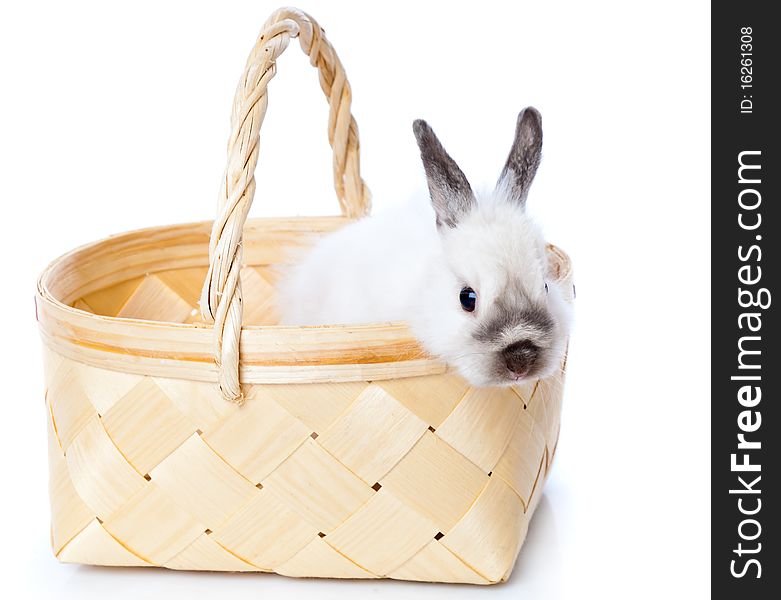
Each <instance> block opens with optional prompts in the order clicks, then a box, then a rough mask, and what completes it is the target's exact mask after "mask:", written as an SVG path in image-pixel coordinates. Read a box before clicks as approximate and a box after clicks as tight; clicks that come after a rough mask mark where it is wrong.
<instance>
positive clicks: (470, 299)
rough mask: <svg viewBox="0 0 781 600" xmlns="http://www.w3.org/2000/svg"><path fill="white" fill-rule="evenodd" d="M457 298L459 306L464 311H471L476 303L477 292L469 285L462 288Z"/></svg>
mask: <svg viewBox="0 0 781 600" xmlns="http://www.w3.org/2000/svg"><path fill="white" fill-rule="evenodd" d="M459 299H460V300H461V308H463V309H464V310H465V311H466V312H472V311H473V310H474V309H475V304H477V292H475V291H474V290H473V289H472V288H470V287H465V288H462V289H461V295H460V296H459Z"/></svg>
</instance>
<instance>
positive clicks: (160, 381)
mask: <svg viewBox="0 0 781 600" xmlns="http://www.w3.org/2000/svg"><path fill="white" fill-rule="evenodd" d="M296 37H297V38H298V40H299V42H300V43H301V47H302V49H303V50H304V52H305V53H306V54H308V55H309V57H310V58H311V62H312V64H313V65H314V66H316V67H317V69H318V71H319V75H320V84H321V87H322V89H323V91H324V93H325V95H326V97H327V99H328V102H329V104H330V118H329V123H328V133H329V141H330V143H331V147H332V149H333V169H334V179H335V187H336V192H337V196H338V198H339V201H340V204H341V208H342V215H343V216H341V217H325V218H291V219H257V220H250V221H247V213H248V210H249V206H250V203H251V201H252V197H253V194H254V190H255V181H254V178H253V171H254V169H255V165H256V163H257V149H258V138H259V130H260V126H261V123H262V121H263V117H264V112H265V108H266V104H267V95H266V87H267V84H268V82H269V80H270V79H271V78H272V77H273V76H274V73H275V61H276V59H277V57H278V56H279V55H280V54H281V53H282V52H283V51H284V49H285V48H286V47H287V45H288V43H289V41H290V39H291V38H296ZM350 97H351V96H350V87H349V85H348V83H347V80H346V78H345V74H344V70H343V69H342V66H341V64H340V62H339V60H338V58H337V56H336V54H335V53H334V50H333V48H332V47H331V46H330V44H329V43H328V42H327V40H326V39H325V36H324V34H323V30H322V29H321V28H320V27H319V25H318V24H317V23H316V22H315V21H314V20H313V19H312V18H311V17H309V16H308V15H306V14H304V13H302V12H299V11H297V10H295V9H282V10H279V11H277V12H276V13H274V14H273V15H272V16H271V18H270V19H269V21H268V22H267V23H266V25H265V27H264V29H263V31H262V33H261V35H260V37H259V39H258V41H257V44H256V45H255V47H254V49H253V51H252V53H251V55H250V58H249V60H248V63H247V67H246V70H245V72H244V75H243V77H242V79H241V81H240V84H239V87H238V90H237V93H236V99H235V103H234V106H233V115H232V123H233V132H232V135H231V137H230V141H229V145H228V166H227V169H226V173H225V177H224V179H223V188H222V190H221V211H220V214H219V216H218V218H217V220H216V221H215V222H214V223H213V224H211V223H196V224H188V225H180V226H173V227H158V228H153V229H147V230H143V231H138V232H133V233H127V234H123V235H119V236H115V237H112V238H109V239H107V240H104V241H101V242H97V243H93V244H90V245H87V246H84V247H82V248H80V249H78V250H75V251H73V252H71V253H69V254H67V255H65V256H63V257H61V258H60V259H58V260H57V261H55V262H54V263H52V264H51V265H50V266H49V267H48V268H47V269H46V271H45V272H44V273H43V275H42V276H41V278H40V280H39V284H38V293H37V296H36V307H37V316H38V321H39V324H40V330H41V334H42V337H43V341H44V347H45V348H44V355H45V373H46V406H47V408H48V425H49V435H48V438H49V462H50V495H51V508H52V528H51V539H52V546H53V549H54V553H55V554H56V556H57V557H58V558H59V559H60V560H61V561H64V562H75V563H86V564H96V565H126V566H151V565H156V566H162V567H168V568H171V569H190V570H213V571H274V572H277V573H281V574H283V575H290V576H305V577H341V578H378V577H389V578H395V579H409V580H422V581H443V582H466V583H477V584H486V583H494V582H497V581H501V580H503V579H506V578H507V577H508V575H509V573H510V571H511V569H512V566H513V563H514V562H515V558H516V556H517V553H518V550H519V549H520V546H521V543H522V542H523V539H524V537H525V534H526V529H527V524H528V522H529V519H530V518H531V515H532V513H533V511H534V508H535V506H536V504H537V502H538V500H539V498H540V496H541V493H542V487H543V483H544V480H545V478H546V476H547V474H548V471H549V469H550V465H551V461H552V459H553V455H554V452H555V448H556V441H557V438H558V429H559V415H560V409H561V397H562V383H563V376H564V367H565V365H564V364H562V365H561V371H560V372H559V373H557V374H556V375H555V376H553V377H550V378H547V379H545V380H540V381H537V382H534V383H530V384H528V385H524V386H520V387H517V388H483V389H476V388H475V389H472V388H470V387H469V386H468V385H467V384H466V383H465V381H464V380H462V379H461V378H459V377H458V376H456V375H454V374H451V373H448V372H447V370H446V368H445V367H444V366H443V365H441V364H439V363H438V362H436V361H435V360H433V359H431V358H430V357H428V356H427V355H426V354H425V353H424V352H423V351H422V350H421V349H420V347H419V346H418V344H417V343H416V342H415V340H414V338H413V337H412V336H411V334H410V332H409V330H408V329H407V327H406V326H405V325H404V324H403V323H391V324H370V325H364V326H326V327H301V328H297V327H279V326H274V324H275V322H276V316H275V315H274V310H273V306H274V285H275V281H276V278H277V273H278V272H277V270H276V269H277V267H278V266H279V265H283V264H285V262H286V261H288V260H290V258H289V256H291V255H293V256H294V255H295V254H296V253H295V252H291V250H297V249H300V248H303V247H306V246H307V245H309V244H311V243H312V242H313V241H314V240H315V239H316V238H317V236H318V235H321V234H322V233H325V232H328V231H332V230H334V229H336V228H338V227H340V226H342V225H343V224H345V223H347V222H349V221H350V220H351V219H354V218H357V217H360V216H362V215H364V214H366V213H367V212H368V210H369V195H368V191H367V189H366V187H365V185H364V183H363V181H362V179H361V177H360V174H359V161H358V150H359V148H358V132H357V127H356V125H355V121H354V120H353V118H352V115H351V113H350ZM549 257H550V261H551V266H552V267H553V268H554V269H555V270H556V272H557V273H558V275H559V281H558V284H559V285H562V286H563V288H564V289H565V290H566V291H567V292H568V293H569V291H570V290H571V283H570V266H569V260H568V258H567V257H566V255H564V254H563V253H562V252H561V251H559V250H558V249H556V248H554V247H552V246H551V247H550V248H549ZM204 282H205V283H204ZM199 298H200V302H199ZM199 304H200V306H201V308H202V312H203V315H201V312H200V311H199V309H198V306H199ZM239 342H240V343H239ZM239 357H240V358H239Z"/></svg>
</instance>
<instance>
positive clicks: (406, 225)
mask: <svg viewBox="0 0 781 600" xmlns="http://www.w3.org/2000/svg"><path fill="white" fill-rule="evenodd" d="M507 195H508V194H507V193H506V192H505V191H503V186H501V185H500V186H499V187H498V189H497V191H495V192H492V193H490V194H484V195H480V196H477V205H476V207H475V208H473V209H472V210H471V212H469V213H468V214H467V215H465V216H464V217H463V218H462V219H461V220H460V221H459V223H458V225H457V227H455V228H453V229H450V228H448V227H446V226H443V227H442V228H440V229H439V230H438V228H437V227H436V225H435V217H434V211H433V209H432V208H431V206H430V201H429V199H428V198H425V197H420V198H416V199H415V201H414V202H413V203H412V204H411V205H410V206H409V207H405V208H403V209H396V210H392V211H389V212H387V213H385V214H379V215H377V216H374V217H368V218H365V219H362V220H360V221H357V222H355V223H352V224H350V225H348V226H346V227H344V228H342V229H341V230H339V231H337V232H335V233H333V234H331V235H328V236H325V237H324V238H323V239H322V240H320V241H319V242H318V243H317V244H316V245H315V246H314V248H313V249H312V250H311V251H310V252H309V253H308V254H307V255H306V256H305V257H304V259H303V260H302V262H301V263H300V264H298V265H297V266H295V267H293V268H292V269H291V270H290V272H289V273H287V277H286V278H285V279H284V280H283V283H282V285H281V286H280V294H279V311H280V314H281V315H282V320H281V323H282V324H287V325H318V324H337V323H368V322H383V321H408V322H409V323H410V325H411V327H412V330H413V332H414V334H415V335H416V336H417V337H418V339H419V340H420V342H421V343H422V345H423V346H424V348H425V349H426V350H427V351H428V352H429V353H431V354H432V355H434V356H438V357H440V358H441V359H442V360H444V361H445V362H447V363H448V364H449V365H451V366H452V367H454V368H455V369H456V370H457V371H458V372H459V373H460V374H461V375H462V376H464V377H465V378H466V379H467V380H468V381H469V382H470V383H472V384H473V385H510V384H513V383H517V380H516V379H514V378H512V377H511V376H510V374H509V373H507V374H505V375H497V373H496V366H495V364H496V353H497V352H498V351H500V350H501V349H502V348H503V347H504V346H506V345H508V344H509V343H512V342H513V341H515V340H517V339H536V338H535V337H534V336H535V335H536V333H535V331H534V329H533V328H531V329H530V328H529V327H528V326H526V325H524V324H522V323H519V324H517V326H513V327H509V328H507V329H506V330H505V331H504V332H503V333H502V335H501V338H500V339H496V340H493V341H490V342H486V341H478V340H476V339H475V337H474V335H473V334H474V333H475V331H476V330H477V329H478V328H479V326H480V324H481V323H483V322H485V319H487V318H488V317H489V316H490V313H491V306H492V305H493V304H494V303H495V302H496V301H497V300H499V299H500V295H501V294H507V293H508V292H507V291H506V290H507V289H508V284H509V283H513V285H512V286H510V287H513V289H514V290H515V291H514V292H512V293H511V297H510V298H506V297H503V298H504V300H505V301H511V302H514V303H515V304H516V305H522V304H523V303H529V302H532V303H538V304H540V303H541V304H542V305H545V306H547V309H548V311H549V314H550V315H551V316H552V319H553V321H554V322H555V332H554V333H553V334H552V336H549V337H552V339H553V341H552V342H551V341H549V342H546V343H547V344H548V346H549V347H548V348H547V351H548V352H547V356H548V358H547V359H546V365H545V366H544V368H543V369H541V370H540V372H538V373H536V374H535V377H541V376H544V375H546V374H548V373H550V372H552V371H553V370H554V369H555V368H557V366H558V365H559V364H560V361H561V358H562V354H563V352H564V345H565V342H566V336H567V330H568V326H569V320H570V318H569V307H568V304H567V303H566V302H565V301H564V299H563V294H562V291H561V290H560V289H559V288H558V287H557V286H556V285H555V284H554V282H553V281H552V279H551V278H546V275H547V259H546V255H545V244H544V240H543V238H542V236H541V234H540V231H539V230H538V228H537V227H536V226H535V225H534V224H533V223H532V222H531V220H530V219H529V218H528V217H527V215H526V213H525V211H524V210H523V208H522V207H521V205H520V204H519V203H517V202H513V201H511V200H510V199H509V198H508V197H507ZM546 281H547V283H548V290H549V291H548V293H547V294H546V292H545V283H546ZM464 286H470V287H472V288H473V289H474V290H476V291H477V293H478V300H477V309H476V310H475V311H474V312H472V313H468V312H465V311H464V310H463V309H462V307H461V304H460V302H459V293H460V291H461V289H462V288H463V287H464ZM518 290H522V292H519V291H518ZM519 303H520V304H519Z"/></svg>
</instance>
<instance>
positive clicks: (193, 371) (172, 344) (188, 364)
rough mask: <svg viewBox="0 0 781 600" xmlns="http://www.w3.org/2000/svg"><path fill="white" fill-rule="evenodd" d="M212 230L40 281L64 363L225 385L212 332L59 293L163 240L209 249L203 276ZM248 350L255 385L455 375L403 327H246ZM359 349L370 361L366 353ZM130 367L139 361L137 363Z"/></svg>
mask: <svg viewBox="0 0 781 600" xmlns="http://www.w3.org/2000/svg"><path fill="white" fill-rule="evenodd" d="M352 220H353V219H349V218H346V217H341V216H325V217H318V216H299V217H259V218H253V219H250V220H248V221H247V235H248V236H249V237H251V236H252V235H253V234H254V235H258V236H259V238H260V235H259V234H260V233H269V232H276V233H281V234H284V235H286V234H290V235H294V234H299V235H311V234H318V233H325V232H328V231H332V230H335V229H337V228H339V227H340V226H343V225H345V224H347V223H349V222H351V221H352ZM212 223H213V221H197V222H191V223H180V224H173V225H158V226H153V227H145V228H141V229H135V230H132V231H127V232H123V233H118V234H113V235H109V236H107V237H104V238H102V239H100V240H97V241H93V242H89V243H86V244H83V245H81V246H79V247H77V248H74V249H73V250H70V251H69V252H66V253H64V254H62V255H61V256H59V257H58V258H56V259H55V260H53V261H52V262H50V263H49V265H47V267H46V268H45V269H44V270H43V271H42V273H41V274H40V276H39V277H38V280H37V289H36V296H35V300H36V318H37V320H38V322H39V326H40V330H41V335H42V337H43V339H44V343H45V344H46V345H47V346H49V347H50V348H52V349H54V350H55V351H56V352H58V353H61V354H64V355H66V356H68V357H70V358H73V359H76V360H79V361H81V362H85V363H87V364H92V365H94V366H100V367H104V368H110V369H113V370H119V371H128V372H137V373H145V374H154V373H157V374H159V375H167V376H172V377H179V378H184V379H195V380H201V381H205V380H208V381H211V380H214V381H216V377H217V365H216V364H215V362H214V358H213V336H212V327H211V326H209V325H205V324H202V323H175V322H166V321H151V320H146V319H138V318H129V317H114V316H106V315H98V314H94V313H91V312H88V311H85V310H82V309H79V308H76V307H73V306H70V305H69V304H68V303H67V301H66V300H65V299H64V298H63V297H62V294H58V293H56V292H55V291H53V289H52V288H53V287H55V285H57V284H59V285H64V284H62V283H61V282H60V281H58V278H59V277H61V276H63V275H64V274H66V273H67V270H68V268H73V266H74V265H78V264H80V261H81V260H83V259H86V258H88V257H90V256H94V255H95V254H97V253H98V252H101V251H102V252H106V253H107V255H109V256H110V255H111V254H112V248H113V247H115V246H119V245H121V244H123V243H128V244H130V243H136V244H139V243H141V242H142V241H143V242H144V243H146V242H145V241H146V240H149V239H150V238H155V237H159V238H161V243H166V242H167V243H170V244H172V245H176V242H175V241H173V240H177V239H181V238H185V237H187V236H188V235H189V236H197V238H198V240H199V241H197V242H192V243H193V244H195V245H197V246H200V245H201V244H203V249H202V252H199V253H196V254H193V259H192V260H195V261H196V262H197V263H198V265H196V266H207V265H208V255H207V254H208V234H209V232H210V229H211V226H212ZM261 239H262V238H261ZM548 250H549V252H551V254H552V255H553V256H554V258H555V260H556V261H557V262H558V264H559V279H558V280H559V281H566V280H568V279H569V278H570V277H571V261H570V259H569V257H568V256H567V254H566V253H564V252H563V251H562V250H561V249H559V248H558V247H556V246H553V245H551V244H549V245H548ZM115 252H116V250H115ZM163 264H167V263H162V262H161V265H163ZM169 268H170V267H169ZM181 268H185V267H181ZM159 270H164V269H163V268H162V267H161V268H160V269H159ZM149 272H155V271H154V270H152V271H149ZM58 296H59V297H58ZM73 300H75V298H74V299H73ZM241 347H242V349H241V370H242V378H243V380H245V381H246V382H247V383H263V382H272V381H273V382H277V381H279V382H290V381H302V382H303V381H349V380H354V381H358V380H362V379H366V378H369V377H371V378H374V379H387V378H396V377H402V376H418V375H429V374H439V373H443V372H445V371H446V367H445V365H443V364H442V363H441V362H439V361H438V360H436V359H434V358H432V357H430V356H429V355H427V354H426V353H425V351H424V350H423V349H422V348H421V346H420V345H419V344H418V342H417V341H416V340H415V337H414V336H413V334H412V332H411V330H410V328H409V326H408V324H407V323H406V322H403V321H395V322H377V323H361V324H338V325H307V326H291V325H244V326H243V327H242V335H241ZM183 348H186V349H187V351H183V350H182V349H183ZM356 348H360V349H361V352H356V351H355V350H356ZM122 357H125V359H124V360H123V359H122ZM128 357H133V360H132V361H129V360H127V358H128ZM150 371H152V373H150Z"/></svg>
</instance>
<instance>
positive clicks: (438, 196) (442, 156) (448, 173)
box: [412, 119, 475, 228]
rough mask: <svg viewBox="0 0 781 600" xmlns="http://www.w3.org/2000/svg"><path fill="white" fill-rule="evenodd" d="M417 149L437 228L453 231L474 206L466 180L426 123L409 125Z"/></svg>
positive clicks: (470, 189)
mask: <svg viewBox="0 0 781 600" xmlns="http://www.w3.org/2000/svg"><path fill="white" fill-rule="evenodd" d="M412 130H413V131H414V132H415V139H417V141H418V147H419V148H420V158H421V159H422V160H423V168H424V169H425V171H426V179H427V180H428V191H429V194H431V203H432V204H433V205H434V213H435V214H436V216H437V227H442V226H443V225H446V226H447V227H451V228H453V227H455V226H456V225H457V224H458V220H459V219H460V218H461V217H462V216H463V215H464V214H466V213H467V212H469V211H470V210H471V208H472V207H473V206H474V204H475V196H474V194H473V193H472V188H471V186H470V185H469V182H468V181H467V180H466V177H465V176H464V174H463V173H462V172H461V169H459V168H458V165H457V164H456V161H454V160H453V159H452V158H450V155H448V153H447V152H445V149H444V148H443V147H442V144H441V143H440V142H439V140H438V139H437V136H436V135H435V134H434V131H433V130H432V129H431V127H429V125H428V123H426V122H425V121H423V120H421V119H418V120H417V121H415V122H414V123H413V124H412Z"/></svg>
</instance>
